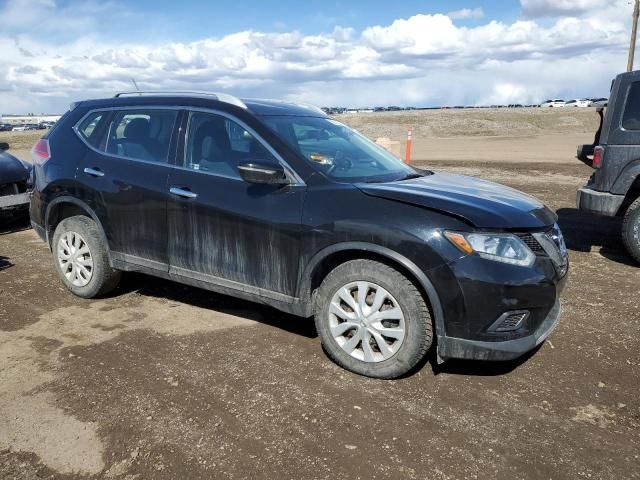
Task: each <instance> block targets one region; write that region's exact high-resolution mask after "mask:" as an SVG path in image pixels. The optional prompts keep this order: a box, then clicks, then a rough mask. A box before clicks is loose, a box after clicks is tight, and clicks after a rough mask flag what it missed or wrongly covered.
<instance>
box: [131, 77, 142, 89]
mask: <svg viewBox="0 0 640 480" xmlns="http://www.w3.org/2000/svg"><path fill="white" fill-rule="evenodd" d="M131 83H133V86H134V88H135V89H136V92H139V91H140V89H139V88H138V84H137V83H136V81H135V79H133V78H131Z"/></svg>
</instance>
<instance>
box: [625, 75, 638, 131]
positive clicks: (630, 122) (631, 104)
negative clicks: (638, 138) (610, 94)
mask: <svg viewBox="0 0 640 480" xmlns="http://www.w3.org/2000/svg"><path fill="white" fill-rule="evenodd" d="M622 127H623V128H624V129H626V130H640V82H633V83H632V84H631V86H630V87H629V94H628V95H627V105H626V106H625V108H624V116H623V117H622Z"/></svg>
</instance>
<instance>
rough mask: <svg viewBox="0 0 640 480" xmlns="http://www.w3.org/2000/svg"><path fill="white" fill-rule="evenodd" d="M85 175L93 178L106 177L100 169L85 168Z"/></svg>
mask: <svg viewBox="0 0 640 480" xmlns="http://www.w3.org/2000/svg"><path fill="white" fill-rule="evenodd" d="M84 173H86V174H87V175H91V176H92V177H104V172H103V171H102V170H100V169H99V168H88V167H87V168H85V169H84Z"/></svg>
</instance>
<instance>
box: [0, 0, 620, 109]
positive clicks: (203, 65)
mask: <svg viewBox="0 0 640 480" xmlns="http://www.w3.org/2000/svg"><path fill="white" fill-rule="evenodd" d="M630 17H631V5H630V4H629V1H628V0H502V1H481V0H478V1H474V0H453V1H436V0H431V1H424V0H423V1H416V0H402V1H395V2H389V1H388V0H387V1H382V0H369V1H353V0H352V1H345V0H324V1H321V0H305V1H300V0H297V1H293V0H281V1H271V2H269V1H257V0H245V1H243V0H233V1H232V0H218V1H211V2H195V1H188V0H183V1H181V2H176V1H175V0H173V1H168V0H154V1H151V0H140V1H123V0H104V1H101V0H83V1H80V0H3V1H0V21H1V22H2V28H0V52H2V55H3V61H2V62H0V113H9V112H43V111H60V110H63V109H64V108H65V107H66V105H67V104H68V103H69V102H70V101H73V100H77V99H82V98H91V97H100V96H105V95H112V94H113V92H114V91H118V90H123V89H129V88H130V87H131V78H134V79H135V80H136V82H137V83H138V84H139V85H140V86H141V87H142V88H145V89H194V90H209V91H225V92H228V93H233V94H237V95H239V96H250V97H270V98H285V99H291V100H301V101H307V102H312V103H317V104H320V105H347V106H372V105H379V104H381V105H384V104H396V105H417V106H438V105H454V104H468V105H476V104H477V105H484V104H493V103H533V102H539V101H542V100H545V99H546V98H549V97H566V98H575V97H584V96H603V95H606V94H607V90H608V86H609V84H610V81H611V78H612V77H613V76H614V75H615V74H616V73H618V72H620V71H622V70H624V68H625V65H626V49H627V46H628V38H629V27H630Z"/></svg>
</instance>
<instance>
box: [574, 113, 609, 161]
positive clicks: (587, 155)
mask: <svg viewBox="0 0 640 480" xmlns="http://www.w3.org/2000/svg"><path fill="white" fill-rule="evenodd" d="M596 111H597V112H598V115H600V126H599V127H598V131H597V132H596V136H595V137H594V139H593V143H590V144H585V145H578V152H577V154H576V158H577V159H578V160H580V161H581V162H582V163H584V164H585V165H588V166H590V167H593V151H594V149H595V148H596V147H597V146H598V145H600V134H601V133H602V124H603V122H604V114H603V112H604V108H603V107H598V108H596Z"/></svg>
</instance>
